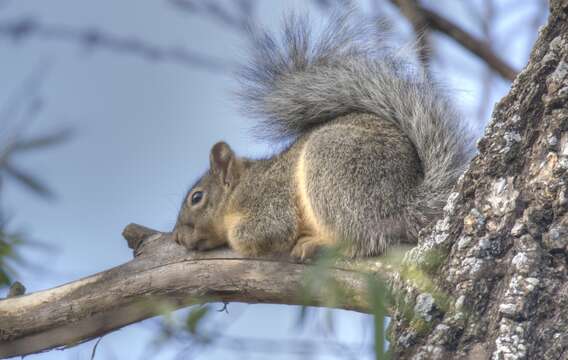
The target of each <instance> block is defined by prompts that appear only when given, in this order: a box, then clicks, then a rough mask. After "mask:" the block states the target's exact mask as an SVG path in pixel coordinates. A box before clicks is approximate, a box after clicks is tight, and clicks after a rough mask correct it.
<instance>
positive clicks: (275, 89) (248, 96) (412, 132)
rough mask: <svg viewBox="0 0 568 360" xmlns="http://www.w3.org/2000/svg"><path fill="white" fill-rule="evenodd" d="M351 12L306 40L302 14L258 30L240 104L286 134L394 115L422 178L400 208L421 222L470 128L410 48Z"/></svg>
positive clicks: (460, 161) (439, 195) (269, 131)
mask: <svg viewBox="0 0 568 360" xmlns="http://www.w3.org/2000/svg"><path fill="white" fill-rule="evenodd" d="M354 20H355V19H354V18H353V14H352V12H348V13H344V14H340V15H338V16H334V17H333V18H332V20H331V21H330V22H329V25H328V26H327V27H326V28H325V29H324V30H323V32H322V34H321V35H320V36H319V37H318V39H317V40H315V41H313V40H312V34H311V31H310V26H309V21H308V20H307V19H306V18H298V17H296V16H289V17H288V18H287V19H286V22H285V26H284V31H283V34H282V36H281V38H280V37H274V36H272V35H271V34H268V33H264V34H262V35H260V36H258V37H257V38H256V42H255V44H254V48H253V57H252V60H251V62H250V64H249V65H248V67H246V68H245V69H244V71H243V72H242V73H241V76H240V80H241V83H242V89H241V96H242V98H243V100H244V104H245V111H246V113H247V114H249V115H250V114H253V115H256V116H258V117H259V118H260V119H261V120H260V124H259V126H258V130H259V131H260V132H261V133H262V134H261V135H262V136H263V137H266V136H267V135H268V136H271V137H272V138H294V137H296V136H299V135H301V134H303V133H305V132H307V131H309V130H310V129H311V128H313V127H314V126H317V125H320V124H322V123H324V122H326V121H329V120H331V119H333V118H336V117H337V116H340V115H344V114H347V113H351V112H366V113H374V114H376V115H377V116H379V117H381V118H383V119H387V120H391V121H393V122H395V123H396V124H397V125H398V126H399V127H400V129H401V130H402V131H403V132H404V133H405V134H406V135H407V136H408V137H409V139H410V140H411V141H412V143H413V144H414V146H415V148H416V151H417V153H418V156H419V157H420V160H421V161H422V164H423V171H424V181H423V182H422V184H421V185H420V189H418V195H417V197H418V198H417V199H414V200H415V201H413V204H412V205H411V206H410V207H409V209H408V211H409V215H411V217H412V218H414V219H416V220H417V221H418V223H419V224H424V223H425V222H427V221H428V220H430V219H432V217H433V216H436V215H438V214H439V213H440V211H441V208H442V206H443V204H444V203H445V201H446V200H447V196H448V193H449V191H450V189H451V187H452V186H453V185H454V183H455V182H456V180H457V177H458V176H459V175H460V174H461V173H462V172H463V170H464V167H465V165H466V164H467V162H468V161H469V159H470V157H471V155H472V149H473V146H472V141H471V136H469V135H468V131H467V127H466V126H465V125H464V122H463V121H460V120H461V119H460V118H459V116H458V114H457V113H456V112H455V111H454V109H453V108H452V106H451V105H450V103H449V101H448V99H447V98H446V96H444V94H443V92H442V91H441V90H440V89H439V87H438V86H437V85H436V84H435V83H434V82H433V81H432V80H431V79H429V78H428V77H427V76H426V75H424V74H423V73H422V72H421V71H420V70H419V69H417V67H416V66H413V60H412V58H411V56H412V55H409V54H408V52H404V51H400V50H398V51H397V50H393V49H392V48H389V47H388V46H387V43H386V40H385V39H384V38H381V36H380V35H381V34H377V30H376V29H377V27H376V26H373V25H365V24H362V23H363V22H362V21H359V19H357V23H355V22H354ZM405 54H406V55H405Z"/></svg>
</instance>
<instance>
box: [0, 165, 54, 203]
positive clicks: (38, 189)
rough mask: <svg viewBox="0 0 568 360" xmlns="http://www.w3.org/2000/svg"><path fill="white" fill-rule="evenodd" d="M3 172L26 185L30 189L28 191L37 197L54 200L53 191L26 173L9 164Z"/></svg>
mask: <svg viewBox="0 0 568 360" xmlns="http://www.w3.org/2000/svg"><path fill="white" fill-rule="evenodd" d="M3 170H4V171H5V172H6V174H8V175H9V176H11V177H12V178H14V179H15V180H16V181H17V182H19V183H20V184H22V185H24V186H25V187H26V188H28V190H30V191H32V192H33V193H35V194H36V195H39V196H41V197H43V198H53V193H52V192H51V190H50V189H49V188H48V187H47V186H46V185H44V184H43V183H42V182H41V181H40V180H38V179H37V178H36V177H34V176H32V175H29V174H26V173H25V172H24V171H22V170H19V169H17V168H15V167H14V166H13V165H12V164H11V163H9V162H6V163H4V167H3Z"/></svg>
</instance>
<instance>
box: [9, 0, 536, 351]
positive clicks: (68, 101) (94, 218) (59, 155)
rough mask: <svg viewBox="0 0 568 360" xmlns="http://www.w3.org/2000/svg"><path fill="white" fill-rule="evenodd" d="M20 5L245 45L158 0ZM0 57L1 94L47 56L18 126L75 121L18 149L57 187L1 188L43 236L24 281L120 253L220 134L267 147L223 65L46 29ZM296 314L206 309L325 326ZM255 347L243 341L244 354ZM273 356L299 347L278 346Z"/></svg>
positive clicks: (30, 0) (164, 223) (154, 35)
mask: <svg viewBox="0 0 568 360" xmlns="http://www.w3.org/2000/svg"><path fill="white" fill-rule="evenodd" d="M260 3H261V8H260V11H259V14H260V15H261V16H260V18H262V20H263V21H262V22H263V23H265V24H268V25H270V26H275V25H276V24H278V20H279V19H280V18H281V15H282V11H283V9H284V8H303V7H304V6H303V4H304V2H303V1H274V2H272V1H270V2H268V1H267V2H260ZM2 4H3V5H2ZM450 10H451V9H450ZM446 11H448V9H446ZM456 11H458V10H456ZM461 11H463V10H461ZM458 13H459V12H458ZM20 15H29V16H33V17H36V18H37V19H40V20H41V21H42V22H43V23H46V24H64V25H68V26H71V27H76V28H89V27H95V28H98V29H101V30H104V31H106V32H109V33H112V34H115V35H117V36H121V37H122V36H133V37H137V38H141V39H144V40H145V41H147V42H149V43H153V44H156V45H159V46H165V47H167V46H174V45H175V46H183V47H185V48H187V49H192V50H195V51H199V52H200V53H203V54H208V55H210V56H212V57H215V58H218V59H226V60H231V61H233V60H234V61H235V62H237V60H238V59H239V58H242V56H243V55H244V45H245V44H244V42H243V39H242V37H241V36H239V34H238V33H235V32H233V31H230V30H227V29H226V28H224V27H222V26H219V25H218V24H217V23H215V22H212V21H211V20H209V19H206V18H203V17H200V16H187V15H186V14H181V13H179V12H176V11H174V10H173V8H172V7H171V6H167V5H165V4H164V2H150V1H146V2H141V1H134V0H129V1H120V2H118V1H111V0H99V1H96V2H95V1H84V0H83V1H78V0H51V1H49V2H47V1H41V0H19V1H17V2H16V1H7V2H4V3H0V19H12V18H17V17H18V16H20ZM465 26H471V24H469V25H468V24H467V23H466V24H465ZM436 39H437V40H436V44H437V46H439V47H441V48H444V47H450V46H452V45H451V42H450V41H448V40H445V39H444V38H442V37H439V38H436ZM511 51H512V52H513V53H517V54H519V56H512V57H511V59H512V61H514V63H515V64H517V65H518V67H520V66H521V64H522V63H523V62H524V59H526V54H525V50H524V48H522V47H518V48H517V47H514V49H513V50H511ZM450 54H451V56H452V57H453V59H452V61H450V60H448V59H446V60H447V62H448V63H452V64H453V63H456V62H457V63H458V64H461V65H463V68H464V69H468V71H472V72H475V71H479V69H480V68H481V66H480V64H479V62H478V61H477V60H475V59H474V58H472V57H471V56H470V55H469V54H468V53H466V52H464V51H461V50H455V49H454V50H451V52H450ZM0 59H1V62H2V67H0V76H1V78H2V84H3V86H2V87H0V104H2V103H5V102H6V101H7V99H8V98H9V97H10V96H11V94H13V93H14V92H15V91H17V89H18V87H20V86H21V83H22V81H24V80H25V79H26V77H27V76H28V75H29V74H30V72H31V71H32V70H33V69H34V68H35V67H37V66H38V64H43V63H47V64H48V68H49V71H48V72H47V75H46V78H45V79H44V81H43V82H42V84H41V88H40V89H38V93H39V94H40V95H41V97H42V99H43V100H44V103H45V108H44V110H43V111H42V112H41V114H40V116H39V117H38V118H37V119H36V120H35V121H34V122H33V123H32V124H31V125H30V126H29V127H28V128H27V129H26V134H29V135H33V134H41V133H43V132H44V131H49V130H54V129H59V128H63V127H71V128H72V129H73V130H74V134H75V135H74V137H73V138H72V140H71V141H69V142H67V143H66V144H64V145H62V146H58V147H54V148H52V149H49V150H47V151H43V152H41V153H30V154H29V155H27V156H22V157H21V158H19V162H18V163H19V164H20V166H22V167H23V168H25V169H26V170H29V171H32V172H33V173H34V174H37V175H38V176H40V177H41V179H43V180H44V181H45V182H46V183H47V184H49V185H50V186H51V188H52V189H53V190H54V192H55V194H56V195H57V198H56V199H55V200H53V201H42V200H38V199H37V198H36V197H34V196H33V195H31V194H30V193H28V192H26V191H23V189H22V188H21V187H19V186H17V185H15V184H12V183H8V184H6V188H5V191H4V192H3V195H4V198H3V199H2V205H3V206H4V208H5V210H6V211H7V212H8V213H9V214H11V216H12V221H11V223H10V226H11V228H12V229H21V230H25V232H26V233H27V234H28V236H29V238H31V239H34V240H37V241H40V242H42V243H44V244H47V245H48V246H49V248H50V249H49V250H45V249H38V248H31V247H30V248H23V249H22V252H23V254H24V257H25V259H26V260H27V261H28V262H29V263H30V264H31V265H33V266H28V267H26V268H23V269H21V270H20V277H19V279H20V280H21V281H22V282H23V283H24V284H25V285H26V287H27V288H28V290H29V291H38V290H42V289H46V288H50V287H53V286H57V285H60V284H62V283H65V282H68V281H72V280H75V279H78V278H80V277H83V276H87V275H90V274H93V273H95V272H98V271H103V270H105V269H108V268H109V267H112V266H116V265H118V264H121V263H124V262H126V261H129V260H130V259H131V251H130V250H129V249H128V248H127V246H126V243H125V241H124V240H123V239H122V238H121V235H120V234H121V231H122V229H123V227H124V226H125V225H126V224H128V223H130V222H136V223H139V224H144V225H146V226H148V227H152V228H155V229H159V230H170V229H171V228H172V226H173V224H174V222H175V217H176V214H177V210H178V206H179V203H180V201H181V199H182V196H183V195H184V193H185V192H186V190H187V187H188V186H189V185H190V184H191V183H192V182H193V181H194V180H195V179H196V178H197V177H198V176H199V175H200V174H201V172H202V171H204V170H205V168H206V166H207V159H208V152H209V149H210V147H211V145H212V144H213V143H215V142H216V141H218V140H221V139H222V140H225V141H227V142H228V143H229V144H231V146H232V147H233V148H234V149H235V150H236V152H237V153H240V154H244V155H258V154H266V153H267V152H271V151H273V148H271V147H270V146H267V145H266V144H260V143H255V142H253V141H252V140H251V137H250V136H249V134H248V133H247V129H248V128H249V125H250V123H249V121H248V120H247V119H245V118H244V117H242V116H241V115H239V113H238V112H237V106H236V104H235V102H234V101H233V100H232V98H231V96H230V91H231V90H232V89H234V88H235V83H234V81H233V79H232V77H231V74H230V72H228V71H222V70H213V71H212V70H204V69H202V68H199V67H195V68H191V67H187V66H182V65H180V64H176V63H172V62H168V61H166V62H150V61H148V60H146V59H142V58H140V57H137V56H132V55H128V54H118V53H115V52H110V51H107V50H104V49H100V50H94V51H93V50H92V49H86V48H84V47H82V46H77V45H74V44H69V43H64V42H58V41H53V40H41V39H28V40H25V41H24V42H21V43H14V42H12V41H10V40H9V39H6V38H3V37H0ZM443 72H444V74H443V76H444V77H447V78H446V79H445V80H446V81H447V82H448V84H449V87H450V88H452V89H455V96H454V97H455V98H457V100H458V102H459V103H460V105H461V107H462V108H463V109H464V112H465V113H466V114H471V113H472V111H471V109H472V108H473V107H474V105H475V103H476V101H475V100H476V96H478V92H479V91H480V89H479V87H478V85H477V83H476V82H474V81H472V79H471V77H470V76H466V75H469V74H464V73H463V70H461V67H457V66H455V65H453V67H452V66H448V68H444V71H443ZM506 89H507V85H506V83H500V85H498V86H497V87H496V91H495V93H494V94H493V96H492V101H490V103H492V102H494V101H495V100H496V99H498V98H499V97H500V96H501V95H502V94H504V92H505V91H506ZM0 121H5V120H0ZM12 126H14V124H13V122H10V121H8V122H7V123H5V124H1V123H0V130H2V129H3V128H6V129H9V128H10V127H12ZM240 313H243V314H242V315H239V314H240ZM336 314H338V315H337V316H339V320H338V321H339V324H338V326H336V329H337V334H336V335H337V337H339V339H340V340H344V341H351V342H357V341H360V340H361V339H363V338H367V339H370V337H371V335H372V334H370V328H368V326H369V323H368V321H367V320H366V318H365V317H364V316H362V315H358V314H352V313H347V312H336ZM297 316H298V308H296V307H289V306H270V305H254V306H252V305H250V306H249V305H241V304H232V305H230V306H229V314H225V313H220V314H217V315H215V317H216V318H217V319H216V320H219V321H222V324H232V325H231V327H230V329H229V330H228V331H230V332H233V334H234V335H239V336H251V337H255V338H274V339H282V338H286V337H294V336H295V337H296V338H300V339H301V338H306V337H309V338H312V337H317V336H324V335H323V331H322V329H321V326H320V325H321V322H316V323H315V324H313V326H310V328H309V329H306V330H305V331H303V332H300V331H299V330H298V329H297V328H296V327H294V324H295V321H296V319H297ZM320 317H322V315H321V314H320ZM155 335H156V332H155V321H146V322H144V323H142V324H137V325H134V326H130V327H128V328H125V329H122V330H120V331H118V332H115V333H113V334H110V335H108V336H106V337H105V338H104V339H103V340H102V342H101V344H100V345H99V347H98V351H97V358H98V359H113V358H116V359H144V358H145V351H146V349H147V346H146V345H147V344H149V343H150V342H151V341H152V339H154V337H155ZM92 346H93V344H92V343H88V344H85V345H82V346H78V347H76V348H73V349H70V350H67V351H64V352H49V353H46V354H41V355H35V356H31V357H30V359H38V360H39V359H42V360H43V359H62V358H64V359H65V358H68V359H88V358H89V356H90V352H91V349H92ZM178 351H179V348H176V349H170V350H167V351H164V352H162V353H160V356H158V357H157V358H165V359H168V358H173V357H174V356H175V355H176V354H177V353H178ZM241 355H242V354H239V353H234V352H230V351H229V352H225V351H222V350H212V351H206V352H203V353H200V356H199V358H202V359H227V358H240V356H241ZM265 356H266V354H258V355H257V357H255V356H253V354H247V358H250V359H255V358H258V359H262V358H265ZM270 356H271V358H272V357H276V355H275V354H270ZM277 358H282V359H288V358H291V359H295V358H298V357H297V356H295V355H287V354H282V355H281V356H278V357H277ZM318 358H325V357H318Z"/></svg>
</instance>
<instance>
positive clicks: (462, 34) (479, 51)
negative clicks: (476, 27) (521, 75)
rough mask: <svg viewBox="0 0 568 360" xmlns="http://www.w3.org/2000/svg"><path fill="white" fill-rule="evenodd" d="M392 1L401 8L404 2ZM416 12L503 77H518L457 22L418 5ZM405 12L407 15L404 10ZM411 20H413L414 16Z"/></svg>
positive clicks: (508, 66) (434, 28)
mask: <svg viewBox="0 0 568 360" xmlns="http://www.w3.org/2000/svg"><path fill="white" fill-rule="evenodd" d="M391 2H392V3H393V4H394V5H395V6H397V7H399V8H401V3H403V1H400V0H391ZM416 12H420V13H421V15H422V19H423V21H424V22H425V23H426V25H427V26H428V27H429V28H431V29H433V30H437V31H439V32H441V33H444V34H446V35H447V36H449V37H451V38H452V39H454V40H455V41H456V42H458V43H459V44H461V45H462V46H463V47H465V48H466V49H468V50H469V51H470V52H471V53H473V54H474V55H476V56H477V57H478V58H480V59H481V60H483V61H485V63H487V65H488V66H489V67H491V68H492V69H493V70H495V71H496V72H497V73H498V74H499V75H501V76H502V77H503V78H505V79H507V80H509V81H513V80H515V77H517V73H518V71H517V70H515V69H513V67H511V66H510V65H509V64H507V63H506V62H505V60H503V59H501V58H500V57H499V56H498V55H497V54H495V53H494V52H493V51H492V50H491V48H490V47H489V46H487V45H486V44H484V43H483V41H481V40H479V39H477V38H475V37H474V36H473V35H471V34H469V33H468V32H466V31H465V30H463V29H462V28H461V27H459V26H458V25H457V24H455V23H453V22H451V21H450V20H448V19H447V18H445V17H443V16H441V15H439V14H437V13H435V12H433V11H430V10H428V9H426V8H424V7H422V6H416ZM403 13H404V14H405V15H407V14H406V13H405V12H404V11H403ZM410 20H411V21H412V18H411V19H410Z"/></svg>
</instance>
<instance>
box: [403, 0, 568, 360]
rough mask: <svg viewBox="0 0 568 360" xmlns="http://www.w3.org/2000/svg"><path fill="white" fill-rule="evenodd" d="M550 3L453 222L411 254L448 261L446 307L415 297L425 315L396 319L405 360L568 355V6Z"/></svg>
mask: <svg viewBox="0 0 568 360" xmlns="http://www.w3.org/2000/svg"><path fill="white" fill-rule="evenodd" d="M550 3H551V4H550V5H551V14H550V18H549V23H548V25H547V26H546V27H544V28H543V29H542V30H541V31H540V36H539V39H538V41H537V42H536V44H535V46H534V49H533V51H532V54H531V57H530V61H529V64H528V66H527V67H526V68H525V69H524V70H523V71H522V72H521V73H520V74H519V76H518V77H517V79H516V80H515V81H514V83H513V85H512V89H511V91H510V93H509V94H508V95H507V96H505V97H504V98H503V99H502V100H501V101H500V102H499V103H498V104H497V106H496V107H495V109H494V112H493V115H492V119H491V122H490V125H489V126H488V128H487V129H486V132H485V135H484V136H483V138H482V139H481V140H480V141H479V143H478V149H479V155H478V156H477V157H476V158H475V159H474V160H473V162H472V163H471V164H470V167H469V169H468V170H467V172H466V173H465V174H464V176H463V177H462V178H461V179H460V181H459V183H458V186H457V187H456V189H455V193H454V194H452V195H451V196H450V200H449V202H448V204H447V206H446V209H445V210H446V211H445V216H444V218H443V219H442V220H440V221H439V222H438V223H437V224H436V226H435V229H434V231H433V232H432V233H431V234H429V235H428V236H425V237H424V238H423V239H422V241H421V243H420V245H419V246H418V247H416V248H414V249H413V250H411V252H410V253H409V256H408V261H409V262H414V263H416V264H418V266H420V263H421V262H424V260H425V259H428V254H429V253H431V252H432V250H436V253H443V254H445V256H446V257H445V259H444V260H443V261H442V264H441V266H440V267H438V268H437V270H436V271H433V272H432V274H433V275H432V276H433V277H434V278H436V282H437V285H438V287H437V290H438V291H439V292H441V293H443V294H445V299H446V300H447V301H446V303H445V304H441V305H440V304H436V301H427V300H428V299H432V295H431V294H428V293H423V294H416V293H414V294H412V292H408V294H407V295H408V297H410V298H411V299H414V300H415V303H416V304H417V305H416V307H415V309H420V310H421V314H416V315H415V317H414V318H412V319H408V318H405V317H404V316H402V315H400V314H397V316H396V317H395V320H394V322H393V329H392V334H393V337H392V341H393V344H394V347H395V350H394V351H395V354H396V355H397V356H398V357H400V358H415V359H455V358H465V359H489V358H492V359H536V358H544V359H568V331H567V330H568V272H567V262H568V228H567V225H568V212H567V208H568V199H567V197H566V194H567V184H568V182H567V180H568V177H567V170H568V132H567V130H568V107H567V101H568V1H566V0H557V1H554V0H552V1H550ZM401 291H405V289H404V288H402V289H401ZM411 294H412V296H411ZM415 296H416V297H415Z"/></svg>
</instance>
